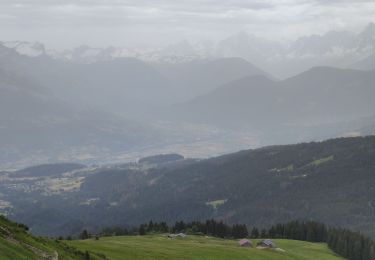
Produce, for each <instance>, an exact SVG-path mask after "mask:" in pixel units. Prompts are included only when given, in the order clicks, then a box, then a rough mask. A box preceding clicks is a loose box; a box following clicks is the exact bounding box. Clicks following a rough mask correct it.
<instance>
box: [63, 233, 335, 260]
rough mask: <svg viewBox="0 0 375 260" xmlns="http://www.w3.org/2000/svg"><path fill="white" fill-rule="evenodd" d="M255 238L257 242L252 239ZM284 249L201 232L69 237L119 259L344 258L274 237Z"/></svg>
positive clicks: (75, 243) (80, 245)
mask: <svg viewBox="0 0 375 260" xmlns="http://www.w3.org/2000/svg"><path fill="white" fill-rule="evenodd" d="M253 242H256V241H255V240H253ZM274 242H275V243H276V245H277V246H278V247H279V248H281V249H283V251H276V250H269V249H265V250H261V249H256V248H241V247H239V246H238V245H237V241H235V240H228V239H218V238H212V237H209V238H206V237H202V236H188V237H187V238H178V239H168V238H166V237H165V236H162V235H152V236H151V235H150V236H125V237H103V238H100V240H93V239H88V240H79V241H69V244H70V245H72V246H74V247H77V248H78V249H81V250H83V251H84V250H88V251H91V252H96V253H102V254H105V255H106V256H107V258H109V259H112V260H117V259H119V260H120V259H121V260H122V259H135V260H136V259H142V260H144V259H158V260H159V259H207V260H211V259H212V260H221V259H251V260H268V259H269V260H274V259H275V260H276V259H286V260H287V259H299V260H310V259H311V260H316V259H320V260H331V259H332V260H334V259H342V258H340V257H338V256H337V255H335V254H334V253H333V252H332V251H330V250H329V249H328V247H327V245H326V244H324V243H309V242H303V241H295V240H283V239H281V240H278V239H276V240H274Z"/></svg>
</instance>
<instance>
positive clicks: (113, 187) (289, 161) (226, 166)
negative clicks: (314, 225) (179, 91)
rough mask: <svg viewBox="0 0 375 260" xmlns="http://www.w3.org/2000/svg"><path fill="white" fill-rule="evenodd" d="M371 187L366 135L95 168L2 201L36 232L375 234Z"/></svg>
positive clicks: (374, 166)
mask: <svg viewBox="0 0 375 260" xmlns="http://www.w3.org/2000/svg"><path fill="white" fill-rule="evenodd" d="M374 187H375V137H374V136H369V137H358V138H341V139H334V140H328V141H324V142H314V143H303V144H297V145H285V146H271V147H265V148H261V149H256V150H247V151H241V152H238V153H234V154H229V155H225V156H221V157H217V158H212V159H208V160H202V161H187V162H185V161H178V162H176V163H174V164H168V165H164V166H162V167H156V168H146V169H144V168H143V167H141V166H140V167H135V166H132V167H129V168H126V167H123V168H121V167H118V168H116V167H112V168H106V169H102V170H101V169H97V170H96V171H95V172H94V173H92V174H89V175H87V176H86V177H85V179H84V180H83V181H82V184H81V186H80V188H79V189H78V190H74V191H72V192H66V193H62V194H59V195H54V196H43V195H42V194H39V193H36V192H35V193H32V194H31V195H30V194H28V196H20V195H19V194H18V193H17V196H18V197H17V198H15V197H16V196H15V193H12V192H10V191H9V190H8V193H7V194H8V196H11V195H12V197H9V198H12V200H11V199H9V201H11V202H12V203H13V204H14V208H13V210H12V211H11V213H12V216H13V217H15V218H17V219H18V220H19V221H21V222H25V223H27V224H28V225H30V227H31V228H32V231H33V232H36V233H42V234H46V233H47V232H51V233H49V234H56V235H58V234H59V232H64V231H65V232H66V231H68V230H71V231H72V230H76V229H81V230H82V229H83V228H86V229H89V230H91V231H93V232H95V231H96V230H100V228H101V227H103V226H114V225H124V224H127V225H138V224H140V223H145V222H148V221H149V220H150V219H152V220H154V221H167V222H169V223H171V222H174V221H176V220H185V221H191V220H204V219H208V218H215V219H223V220H224V221H226V222H227V223H229V224H230V223H246V224H248V225H249V226H258V227H266V226H269V225H271V224H274V223H278V222H286V221H289V220H292V219H301V220H310V219H311V220H316V221H319V222H323V223H326V224H328V225H330V226H340V227H344V228H350V229H352V230H359V231H363V232H364V233H367V234H370V235H373V236H374V235H375V224H374V223H375V208H374V207H375V188H374ZM21 197H22V199H20V198H21ZM31 200H34V201H35V200H36V201H38V202H37V203H35V202H33V203H29V201H31ZM62 212H63V213H64V215H62V217H61V216H60V213H62ZM30 216H31V217H30ZM33 216H35V217H33ZM46 227H48V229H47V228H46ZM68 227H69V228H68ZM73 227H74V228H73ZM43 228H44V229H43ZM47 234H48V233H47ZM65 235H67V234H65Z"/></svg>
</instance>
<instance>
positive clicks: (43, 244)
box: [0, 216, 105, 260]
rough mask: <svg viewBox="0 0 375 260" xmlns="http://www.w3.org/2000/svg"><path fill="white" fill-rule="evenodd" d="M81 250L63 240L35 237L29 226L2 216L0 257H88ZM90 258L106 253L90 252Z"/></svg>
mask: <svg viewBox="0 0 375 260" xmlns="http://www.w3.org/2000/svg"><path fill="white" fill-rule="evenodd" d="M87 256H88V255H87V253H86V252H81V251H79V250H77V249H75V248H73V247H70V246H68V245H66V244H64V243H63V242H61V241H55V240H50V239H46V238H41V237H33V236H31V235H29V234H28V233H27V227H26V226H25V225H22V224H17V223H14V222H10V221H9V220H7V219H6V218H4V217H3V216H0V259H2V260H14V259H17V260H18V259H20V260H21V259H28V260H32V259H36V260H40V259H50V260H58V259H66V260H69V259H78V260H79V259H88V258H87ZM89 259H105V257H104V255H96V254H92V253H91V254H89Z"/></svg>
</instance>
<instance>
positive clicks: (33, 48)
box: [2, 41, 46, 57]
mask: <svg viewBox="0 0 375 260" xmlns="http://www.w3.org/2000/svg"><path fill="white" fill-rule="evenodd" d="M2 44H3V45H4V46H5V47H7V48H9V49H13V50H15V51H16V52H18V53H19V54H21V55H25V56H29V57H38V56H42V55H46V48H45V46H44V44H43V43H40V42H27V41H6V42H2Z"/></svg>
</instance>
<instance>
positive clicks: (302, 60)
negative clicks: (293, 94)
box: [3, 23, 375, 78]
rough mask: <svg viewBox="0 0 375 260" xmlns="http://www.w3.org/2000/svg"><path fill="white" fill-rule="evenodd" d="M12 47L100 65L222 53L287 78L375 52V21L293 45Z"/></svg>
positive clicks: (246, 37)
mask: <svg viewBox="0 0 375 260" xmlns="http://www.w3.org/2000/svg"><path fill="white" fill-rule="evenodd" d="M3 44H4V45H5V46H7V47H10V48H13V49H14V50H16V51H17V52H19V53H21V54H24V55H29V56H32V57H36V56H43V55H47V56H50V57H52V58H54V59H58V60H63V61H69V62H74V63H94V62H98V61H109V60H113V59H116V58H124V57H133V58H137V59H140V60H142V61H145V62H146V63H161V64H164V63H167V64H171V63H172V64H176V63H186V62H192V61H197V60H198V61H199V60H207V59H217V58H222V57H241V58H243V59H246V60H247V61H249V62H250V63H253V64H256V65H257V66H259V67H260V68H262V69H263V70H266V71H268V72H269V73H271V74H273V75H275V76H277V77H279V78H287V77H290V76H293V75H296V74H298V73H301V72H303V71H305V70H308V69H309V68H311V67H314V66H322V65H324V66H337V67H343V68H344V67H352V65H353V64H355V63H356V62H358V61H359V60H362V59H365V58H366V57H368V56H370V55H372V54H374V52H375V24H374V23H369V24H368V25H367V26H366V27H365V28H364V29H363V30H361V31H358V32H350V31H329V32H327V33H324V34H323V33H322V34H316V35H308V36H302V37H300V38H298V39H296V40H295V41H292V42H290V43H280V42H278V41H276V40H269V39H262V38H260V37H256V36H254V35H252V34H250V33H248V32H244V31H243V32H239V33H236V34H233V35H231V36H229V37H228V38H226V39H223V40H221V41H218V42H209V41H202V42H196V43H190V42H188V41H186V40H184V41H181V42H177V43H175V44H172V45H169V46H166V47H164V48H155V49H141V48H126V47H106V48H96V47H90V46H87V45H83V46H80V47H77V48H74V49H70V50H64V51H57V50H50V49H48V48H45V47H44V45H43V44H41V43H27V42H22V41H21V42H17V41H12V42H3Z"/></svg>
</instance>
